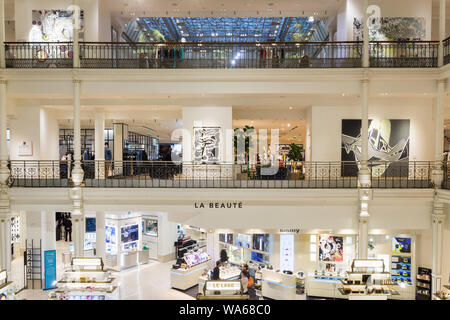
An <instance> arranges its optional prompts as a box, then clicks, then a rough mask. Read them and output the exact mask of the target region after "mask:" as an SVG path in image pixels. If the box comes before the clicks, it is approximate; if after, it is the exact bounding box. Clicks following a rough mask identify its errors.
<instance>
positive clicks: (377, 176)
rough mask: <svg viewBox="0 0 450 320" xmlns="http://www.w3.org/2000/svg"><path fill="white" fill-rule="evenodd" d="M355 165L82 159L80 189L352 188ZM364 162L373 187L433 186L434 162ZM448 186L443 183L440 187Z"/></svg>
mask: <svg viewBox="0 0 450 320" xmlns="http://www.w3.org/2000/svg"><path fill="white" fill-rule="evenodd" d="M359 166H360V163H359V162H356V161H329V162H327V161H321V162H308V161H302V162H280V163H276V164H272V165H270V164H268V165H263V164H232V163H221V164H202V163H191V162H189V163H186V162H178V163H177V162H165V161H140V160H138V161H116V160H112V161H83V162H82V168H83V170H84V178H83V182H82V187H86V188H171V189H173V188H194V189H199V188H200V189H206V188H208V189H211V188H212V189H216V188H226V189H356V188H358V170H359V169H358V168H359ZM368 166H369V170H370V172H371V187H372V188H374V189H427V188H433V185H432V179H431V177H432V174H431V172H432V168H433V166H434V162H432V161H369V165H368ZM73 167H74V162H73V161H51V160H49V161H44V160H40V161H37V160H36V161H33V160H30V161H10V163H9V168H10V170H11V176H10V179H9V184H10V186H11V187H21V188H69V187H73V186H74V184H73V181H72V169H73ZM445 167H447V165H446V166H445ZM447 179H449V178H448V176H447V175H446V180H447ZM448 185H449V184H448V182H447V181H445V182H444V187H447V186H448Z"/></svg>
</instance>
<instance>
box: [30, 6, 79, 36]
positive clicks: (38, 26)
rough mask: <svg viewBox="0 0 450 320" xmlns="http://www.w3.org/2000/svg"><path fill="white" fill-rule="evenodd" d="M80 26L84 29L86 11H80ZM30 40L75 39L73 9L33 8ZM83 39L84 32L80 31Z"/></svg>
mask: <svg viewBox="0 0 450 320" xmlns="http://www.w3.org/2000/svg"><path fill="white" fill-rule="evenodd" d="M80 24H81V26H80V28H81V30H83V25H84V12H83V10H81V12H80ZM29 37H30V39H29V41H30V42H71V41H73V11H67V10H33V11H32V27H31V31H30V36H29ZM80 41H83V32H80Z"/></svg>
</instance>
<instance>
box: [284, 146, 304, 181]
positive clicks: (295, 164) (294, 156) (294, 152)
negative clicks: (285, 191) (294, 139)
mask: <svg viewBox="0 0 450 320" xmlns="http://www.w3.org/2000/svg"><path fill="white" fill-rule="evenodd" d="M289 146H290V148H291V150H289V152H288V154H287V157H288V159H289V160H291V161H292V168H293V170H292V171H290V172H289V175H288V177H289V180H299V179H302V178H303V174H302V172H301V168H302V165H301V163H299V162H301V161H303V154H302V152H303V149H302V147H300V146H299V145H298V144H295V143H291V144H290V145H289ZM297 169H299V170H297Z"/></svg>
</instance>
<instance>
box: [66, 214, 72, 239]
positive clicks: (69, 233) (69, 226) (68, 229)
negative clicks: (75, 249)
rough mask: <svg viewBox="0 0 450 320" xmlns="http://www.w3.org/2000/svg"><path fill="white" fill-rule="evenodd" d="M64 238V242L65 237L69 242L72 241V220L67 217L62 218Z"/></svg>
mask: <svg viewBox="0 0 450 320" xmlns="http://www.w3.org/2000/svg"><path fill="white" fill-rule="evenodd" d="M67 236H68V237H67ZM64 238H65V240H66V242H67V238H69V242H72V221H71V220H70V218H68V217H66V218H65V219H64Z"/></svg>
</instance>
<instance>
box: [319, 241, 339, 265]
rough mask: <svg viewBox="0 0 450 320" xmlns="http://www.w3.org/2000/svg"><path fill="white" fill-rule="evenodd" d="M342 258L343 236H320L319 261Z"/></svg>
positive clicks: (336, 260) (334, 260)
mask: <svg viewBox="0 0 450 320" xmlns="http://www.w3.org/2000/svg"><path fill="white" fill-rule="evenodd" d="M343 258H344V238H343V237H335V236H320V243H319V261H333V262H342V261H343Z"/></svg>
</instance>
